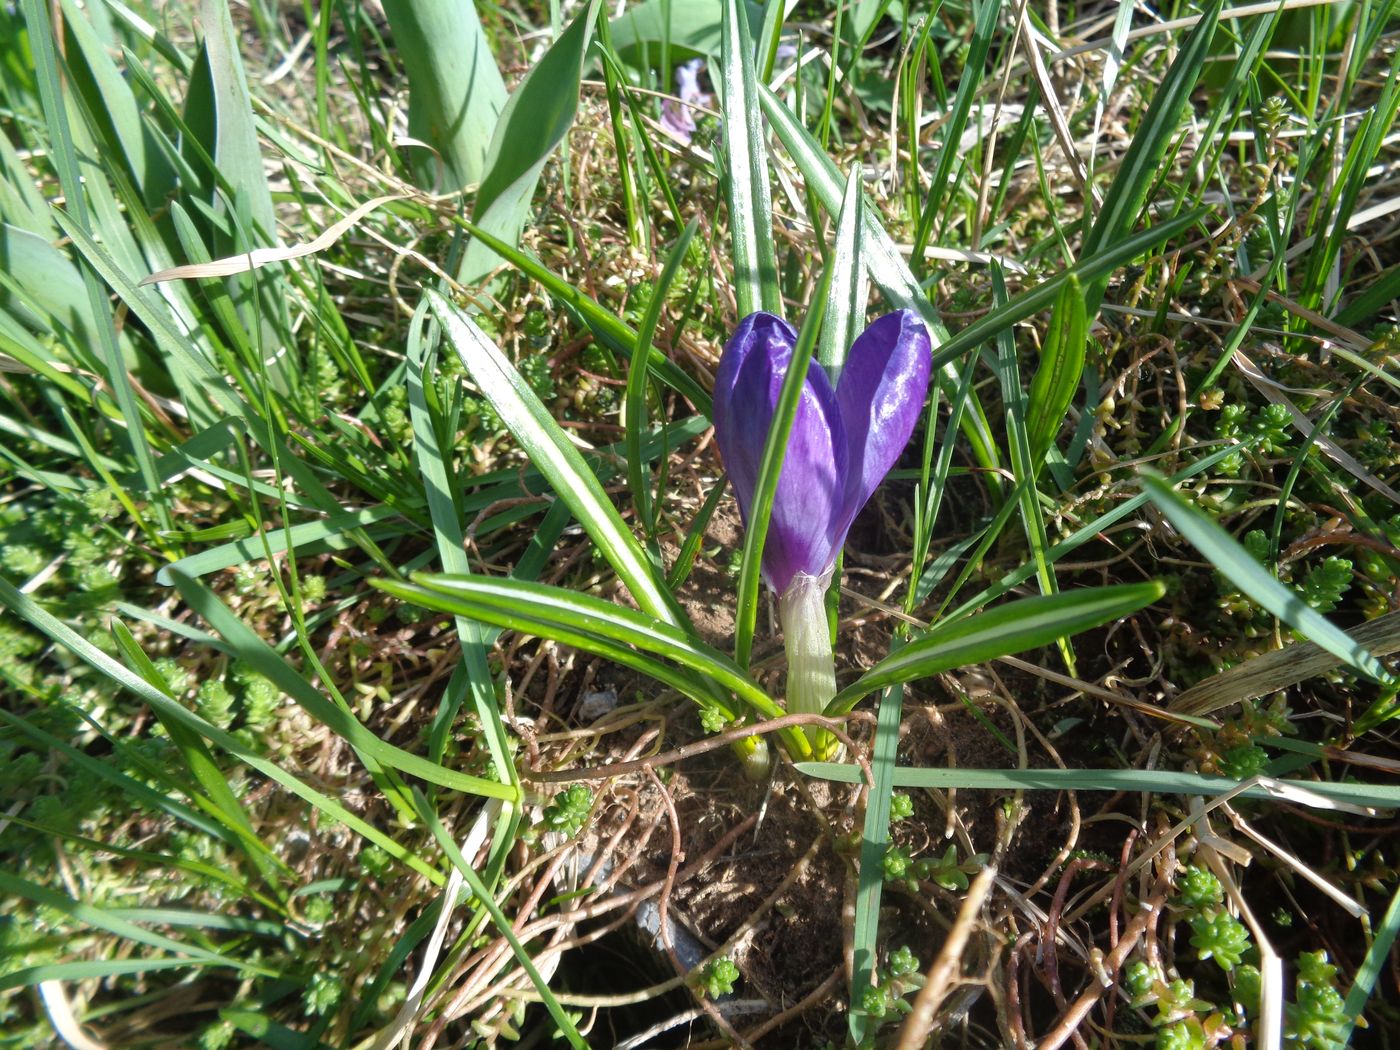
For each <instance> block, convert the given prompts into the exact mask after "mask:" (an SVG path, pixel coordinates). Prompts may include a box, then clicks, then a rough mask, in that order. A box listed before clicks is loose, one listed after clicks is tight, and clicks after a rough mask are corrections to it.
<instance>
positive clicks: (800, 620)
mask: <svg viewBox="0 0 1400 1050" xmlns="http://www.w3.org/2000/svg"><path fill="white" fill-rule="evenodd" d="M796 345H797V332H796V331H795V330H794V329H793V327H792V326H791V325H790V324H788V323H787V322H786V321H784V320H783V319H782V318H780V317H776V316H774V315H773V314H768V313H756V314H750V315H749V316H748V317H746V318H744V319H743V320H742V321H741V322H740V323H739V327H738V329H737V330H736V331H735V332H734V335H733V336H732V337H731V338H730V340H729V342H728V344H726V346H725V348H724V354H723V356H722V357H721V359H720V364H719V372H718V374H717V375H716V377H715V396H714V423H715V437H716V439H717V440H718V442H719V447H720V452H721V453H722V454H723V456H724V464H725V467H726V468H727V469H728V471H729V478H730V480H731V481H732V482H733V483H734V491H735V494H736V495H737V496H738V498H739V510H740V512H741V513H742V514H743V517H744V521H745V522H747V521H748V520H749V515H750V511H751V506H752V503H753V498H754V489H755V487H756V486H757V484H758V470H759V465H760V462H761V461H762V458H763V445H764V441H765V439H766V438H767V436H768V429H769V426H770V425H771V423H772V421H773V415H774V411H775V409H776V407H777V403H778V396H779V393H780V392H781V390H782V387H783V377H784V376H785V374H786V372H787V367H788V363H789V362H790V361H791V360H792V354H793V350H794V349H795V348H796ZM931 351H932V346H931V343H930V340H929V334H928V329H927V328H925V327H924V323H923V321H921V320H920V319H919V315H918V314H916V313H914V311H912V310H900V311H897V312H895V313H892V314H887V315H885V316H884V317H881V318H880V319H879V320H878V321H876V322H874V323H873V324H872V325H870V327H868V328H867V329H866V330H865V331H864V332H862V333H861V334H860V336H859V337H857V339H856V341H855V343H854V344H853V345H852V346H851V349H850V352H849V353H848V354H847V356H846V362H845V366H844V367H843V368H842V370H841V374H840V376H839V377H838V378H837V380H836V382H835V384H834V385H833V383H832V380H831V378H830V377H828V375H827V373H826V370H825V369H823V368H822V366H821V365H820V364H819V363H818V362H816V361H815V360H813V361H812V362H811V364H810V365H809V366H808V369H807V380H806V383H805V384H804V385H803V388H802V393H801V395H800V397H799V400H798V406H797V415H796V417H795V418H794V420H793V424H792V431H791V433H790V435H789V437H788V444H787V451H786V453H785V454H784V457H783V469H782V472H781V474H779V476H778V487H777V491H776V492H775V494H774V497H773V513H772V517H771V518H770V520H769V524H768V535H767V537H766V539H765V542H764V546H763V578H764V580H765V581H766V582H767V584H768V586H769V587H771V588H772V589H773V591H774V593H775V594H777V595H778V599H779V613H780V616H781V619H782V622H783V635H784V641H785V643H786V646H787V651H788V710H790V711H806V712H820V711H821V710H823V708H824V707H825V705H826V702H827V701H829V700H830V699H831V697H832V696H834V695H835V666H834V662H833V659H832V653H831V643H830V635H829V633H828V630H827V624H826V615H825V611H824V595H825V593H826V589H827V587H828V585H829V584H830V583H831V572H832V569H833V568H834V567H835V565H836V559H837V556H838V555H839V554H840V553H841V547H842V545H843V544H844V543H845V542H846V534H847V533H848V532H849V531H850V528H851V523H852V522H853V521H855V517H856V515H857V514H858V513H860V510H861V508H862V507H864V506H865V504H866V501H867V500H869V499H870V496H871V494H872V493H873V492H874V491H875V489H876V488H877V487H878V486H879V484H880V482H881V481H883V480H884V477H885V475H886V474H888V473H889V471H890V468H891V467H893V466H894V464H895V462H896V461H897V460H898V459H899V456H900V454H901V453H902V452H903V451H904V447H905V445H907V444H908V443H909V437H910V435H911V434H913V432H914V426H915V424H916V423H917V422H918V419H919V414H920V412H921V411H922V410H923V404H924V396H925V394H926V393H927V392H928V379H929V369H930V366H931V360H932V352H931Z"/></svg>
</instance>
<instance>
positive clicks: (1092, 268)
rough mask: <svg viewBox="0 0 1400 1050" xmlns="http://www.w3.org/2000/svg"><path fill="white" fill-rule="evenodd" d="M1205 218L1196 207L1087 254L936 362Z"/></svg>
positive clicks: (941, 350)
mask: <svg viewBox="0 0 1400 1050" xmlns="http://www.w3.org/2000/svg"><path fill="white" fill-rule="evenodd" d="M1205 215H1206V209H1204V208H1196V209H1193V210H1192V211H1190V212H1187V213H1185V214H1182V215H1178V216H1176V217H1175V218H1172V219H1167V220H1166V221H1164V222H1160V223H1158V224H1157V225H1155V226H1152V227H1149V228H1148V229H1145V230H1140V231H1139V232H1137V233H1135V234H1132V235H1131V236H1127V237H1123V238H1121V239H1119V240H1116V241H1114V242H1112V243H1111V244H1110V245H1109V246H1108V247H1106V248H1104V249H1103V250H1102V251H1099V252H1096V253H1095V254H1093V255H1085V256H1084V257H1082V258H1081V259H1080V260H1079V262H1077V263H1075V264H1074V265H1073V266H1072V267H1070V268H1069V269H1068V270H1065V271H1064V272H1063V273H1059V274H1056V275H1055V276H1054V277H1051V278H1049V279H1048V280H1044V281H1041V282H1040V283H1039V284H1037V285H1035V286H1034V287H1032V288H1028V289H1026V290H1025V291H1023V292H1020V293H1018V294H1016V295H1013V296H1012V297H1011V298H1010V300H1008V301H1007V303H1006V305H1005V306H998V307H994V308H993V309H992V310H991V311H989V312H988V313H986V314H984V315H983V316H982V317H980V318H978V319H977V320H976V321H973V322H972V324H970V325H968V326H967V327H966V328H963V329H961V330H959V331H958V332H957V333H956V334H955V335H954V336H953V337H952V338H950V339H948V340H947V341H946V342H945V343H943V345H942V346H939V347H937V348H936V349H935V350H934V352H933V358H934V362H935V363H941V362H945V361H948V360H951V359H952V358H955V357H959V356H961V355H962V354H965V353H967V352H968V351H969V350H972V349H975V348H976V347H978V346H980V345H981V344H982V343H984V342H986V341H987V340H989V339H992V338H994V337H995V336H996V334H997V332H999V331H1001V329H1002V328H1005V327H1007V326H1009V325H1014V324H1017V323H1019V322H1021V321H1024V320H1025V319H1026V318H1028V317H1030V316H1031V315H1033V314H1037V313H1039V312H1040V311H1041V310H1046V309H1049V308H1050V307H1052V306H1053V305H1054V304H1055V301H1056V300H1057V299H1058V298H1059V297H1060V294H1061V292H1063V290H1064V288H1065V286H1066V285H1067V284H1068V283H1069V282H1070V281H1071V280H1075V281H1078V282H1079V283H1080V285H1081V286H1083V287H1084V288H1089V287H1090V286H1091V285H1092V284H1093V283H1094V282H1095V281H1097V280H1099V279H1100V278H1103V279H1106V278H1107V276H1108V275H1109V274H1111V273H1112V272H1113V271H1114V270H1116V269H1118V268H1119V267H1120V266H1124V265H1126V264H1127V263H1129V262H1132V261H1133V260H1134V259H1136V258H1138V257H1139V256H1141V255H1143V254H1144V253H1145V252H1147V251H1148V250H1150V249H1151V248H1154V247H1156V246H1157V245H1159V244H1162V243H1163V242H1165V241H1169V240H1171V239H1172V238H1173V237H1176V236H1177V235H1179V234H1182V233H1185V232H1186V231H1187V230H1188V229H1190V228H1191V227H1192V226H1194V225H1195V224H1196V223H1198V222H1200V221H1201V220H1202V219H1204V218H1205Z"/></svg>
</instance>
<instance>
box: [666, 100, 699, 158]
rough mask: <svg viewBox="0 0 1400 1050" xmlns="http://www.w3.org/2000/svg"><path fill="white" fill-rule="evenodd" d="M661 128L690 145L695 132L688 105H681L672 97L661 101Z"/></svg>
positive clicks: (693, 120)
mask: <svg viewBox="0 0 1400 1050" xmlns="http://www.w3.org/2000/svg"><path fill="white" fill-rule="evenodd" d="M661 128H662V130H663V131H665V132H666V134H668V135H670V136H671V137H672V138H673V139H675V140H677V141H678V142H680V143H682V144H684V145H687V146H688V145H690V139H691V136H692V135H694V133H695V119H694V118H693V117H692V116H691V115H690V107H688V106H683V105H681V104H680V103H679V102H677V101H676V100H675V99H673V98H668V99H665V100H664V101H663V102H662V103H661Z"/></svg>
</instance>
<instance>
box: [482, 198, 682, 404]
mask: <svg viewBox="0 0 1400 1050" xmlns="http://www.w3.org/2000/svg"><path fill="white" fill-rule="evenodd" d="M457 222H458V223H459V224H460V225H461V226H462V228H463V229H465V230H466V231H467V232H468V233H470V234H471V235H472V236H473V237H474V238H476V239H477V240H479V241H481V242H482V243H483V244H486V245H488V246H489V247H490V248H491V250H492V251H494V252H495V253H496V254H497V255H499V256H500V257H501V258H502V259H505V260H506V261H507V262H509V263H510V264H511V265H512V266H514V267H515V268H516V269H518V270H519V271H520V272H521V273H523V274H525V275H526V276H527V277H532V278H534V279H535V280H536V281H538V282H539V283H540V284H541V285H543V286H544V288H545V290H546V291H548V292H549V294H550V295H552V296H554V297H555V298H556V299H558V300H559V301H560V302H562V303H565V304H566V305H568V306H570V307H572V308H573V309H575V310H577V311H578V313H579V315H580V316H581V317H582V318H583V319H584V321H585V322H587V324H588V326H589V327H590V328H592V329H593V331H594V333H595V334H596V335H597V336H598V338H599V339H601V340H602V341H603V342H604V343H606V344H607V345H608V346H609V347H611V348H612V349H614V350H616V351H618V352H619V353H622V354H626V355H628V356H631V354H632V349H633V347H635V346H636V345H637V333H636V332H634V331H633V330H632V328H631V326H629V325H628V324H627V323H626V322H624V321H622V320H621V319H619V318H618V317H617V316H616V315H615V314H613V313H611V312H610V311H608V310H605V309H604V308H603V307H602V306H600V305H599V304H598V303H597V302H596V301H595V300H593V299H591V298H590V297H589V296H587V295H585V294H584V293H583V292H581V291H580V290H579V289H578V288H576V287H574V286H573V285H571V284H569V282H567V281H565V280H564V279H563V278H562V277H560V276H559V275H558V274H555V273H553V272H551V271H550V270H549V269H548V267H546V266H545V265H544V264H543V263H541V262H540V261H539V260H538V259H536V258H534V257H533V256H530V255H528V254H526V253H525V252H522V251H521V250H520V249H518V248H515V247H513V246H512V245H510V244H507V243H506V242H505V241H503V240H501V239H500V238H498V237H494V236H492V235H491V233H490V232H489V231H487V230H484V229H482V228H481V227H479V226H477V225H475V224H474V223H471V222H469V221H467V220H466V219H458V220H457ZM648 363H649V365H650V366H651V369H652V371H653V372H654V373H655V374H656V377H657V379H659V380H660V381H661V382H663V383H665V384H666V385H667V386H669V387H670V388H671V389H672V390H674V391H676V392H677V393H678V394H681V395H682V396H683V397H685V398H686V400H688V401H689V402H690V403H691V404H692V405H694V406H695V408H696V410H697V411H699V412H702V413H704V414H705V415H706V416H709V414H710V395H709V394H708V393H706V392H705V390H704V389H703V388H702V387H701V386H700V384H698V383H697V382H695V380H694V379H692V378H691V377H690V376H688V375H686V374H685V373H684V372H683V371H681V369H680V367H679V366H677V364H676V363H675V362H674V361H672V360H670V359H669V358H668V357H666V355H665V354H663V353H662V352H661V351H660V350H658V349H656V348H655V347H652V350H651V354H650V355H649V356H648Z"/></svg>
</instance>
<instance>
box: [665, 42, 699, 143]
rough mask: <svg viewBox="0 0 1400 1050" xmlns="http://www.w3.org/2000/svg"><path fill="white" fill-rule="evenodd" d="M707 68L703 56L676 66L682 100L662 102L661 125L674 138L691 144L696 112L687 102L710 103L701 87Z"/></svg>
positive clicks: (678, 91) (677, 85)
mask: <svg viewBox="0 0 1400 1050" xmlns="http://www.w3.org/2000/svg"><path fill="white" fill-rule="evenodd" d="M704 68H705V60H704V59H703V58H692V59H691V60H690V61H689V62H682V63H681V64H680V65H678V66H677V67H676V95H677V96H679V99H680V101H677V100H676V99H674V98H668V99H666V100H665V101H663V102H662V103H661V127H662V128H663V129H664V130H665V131H666V133H667V134H668V135H670V136H671V137H672V138H673V139H676V140H678V141H679V142H683V143H686V144H689V142H690V139H691V136H692V135H693V134H694V132H695V114H694V112H693V111H692V110H691V107H690V106H688V105H685V103H688V102H689V103H694V104H695V105H698V106H706V105H709V102H710V96H709V95H707V94H706V93H705V92H704V91H702V90H701V88H700V71H701V70H702V69H704Z"/></svg>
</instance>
